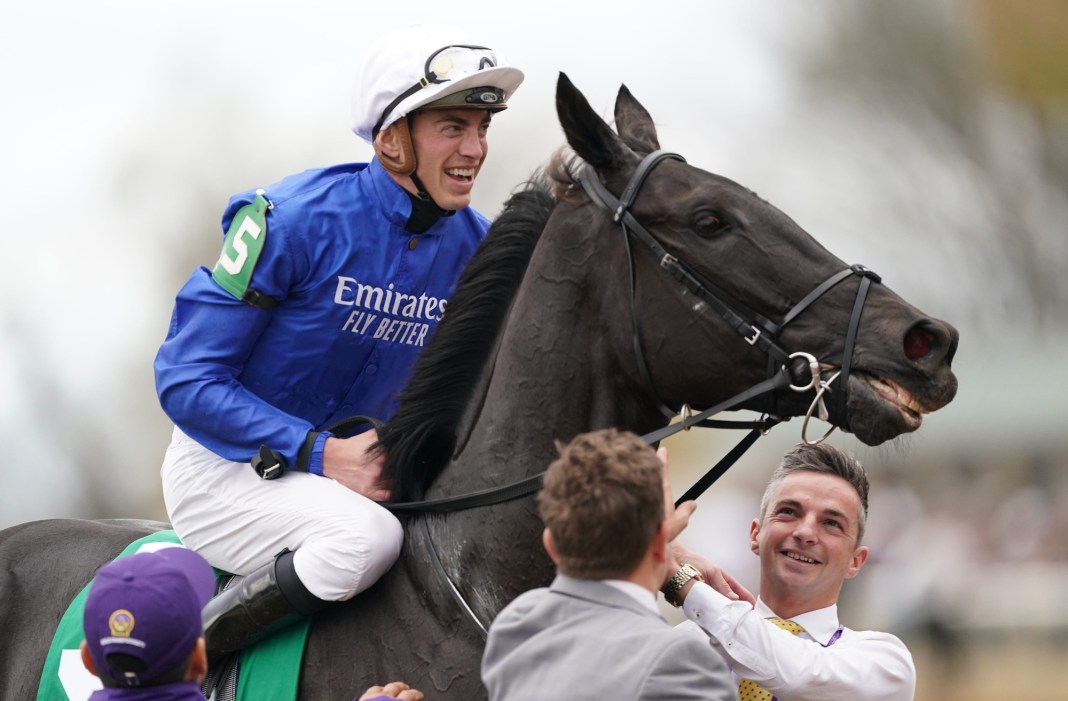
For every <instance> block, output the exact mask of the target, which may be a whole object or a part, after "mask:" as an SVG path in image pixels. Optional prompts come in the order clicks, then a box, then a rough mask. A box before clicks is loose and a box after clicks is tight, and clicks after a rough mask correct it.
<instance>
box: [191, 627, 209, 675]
mask: <svg viewBox="0 0 1068 701" xmlns="http://www.w3.org/2000/svg"><path fill="white" fill-rule="evenodd" d="M186 676H187V677H189V679H190V680H192V681H195V682H196V683H197V685H200V684H203V683H204V677H206V676H208V648H207V645H206V644H205V642H204V636H200V637H199V638H197V644H196V647H194V648H193V661H192V664H190V665H189V674H188V675H186Z"/></svg>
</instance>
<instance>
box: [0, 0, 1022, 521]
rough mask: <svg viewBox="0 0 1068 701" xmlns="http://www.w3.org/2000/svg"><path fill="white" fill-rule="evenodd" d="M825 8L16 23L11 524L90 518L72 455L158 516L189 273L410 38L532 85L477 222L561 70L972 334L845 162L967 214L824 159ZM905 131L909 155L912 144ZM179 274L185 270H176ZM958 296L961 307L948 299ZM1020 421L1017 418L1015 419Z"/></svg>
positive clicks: (201, 12) (336, 130) (7, 74)
mask: <svg viewBox="0 0 1068 701" xmlns="http://www.w3.org/2000/svg"><path fill="white" fill-rule="evenodd" d="M949 6H952V4H950V5H949ZM833 7H834V3H811V4H810V3H797V2H796V1H794V0H774V1H771V2H761V3H754V2H751V1H749V0H733V1H730V2H724V1H715V2H709V1H708V0H702V1H697V0H694V1H692V2H668V3H659V4H657V3H649V2H647V1H640V2H639V1H634V0H624V1H620V2H614V3H611V4H610V5H607V6H605V5H600V4H597V3H581V2H574V0H568V1H562V0H543V1H541V2H537V3H516V4H514V5H512V4H505V3H496V4H487V3H483V2H479V3H473V2H453V3H444V4H443V3H440V2H425V1H423V0H409V1H407V2H403V3H396V4H388V3H387V4H382V3H376V4H370V3H363V2H355V1H352V2H340V1H339V2H324V1H322V0H313V1H310V2H309V1H305V2H301V3H294V2H286V3H283V2H276V1H268V2H264V1H257V2H249V1H245V0H242V1H239V2H208V1H206V0H193V1H187V2H182V3H159V2H147V1H144V0H139V1H133V0H127V1H118V0H98V1H97V2H93V3H82V2H75V1H74V0H67V1H48V0H45V1H42V2H34V3H18V4H13V5H10V6H8V7H6V8H5V11H4V19H3V21H2V23H0V163H2V164H3V166H2V168H0V193H2V194H0V196H2V202H3V227H2V228H0V242H2V244H0V245H2V249H0V250H2V259H3V261H4V274H3V275H2V276H0V295H2V298H0V341H2V344H0V442H2V444H0V450H2V451H3V454H4V455H5V462H6V464H5V467H4V472H5V475H6V478H5V481H6V484H5V487H4V488H3V490H0V527H2V526H5V525H10V524H12V523H16V522H20V521H23V520H27V519H30V518H42V517H48V516H81V515H84V510H85V508H86V504H85V501H84V494H82V492H83V491H84V488H83V487H82V486H80V485H79V483H78V482H77V480H73V479H71V475H72V473H73V472H74V471H76V470H78V469H80V468H79V466H78V462H77V460H75V459H73V458H72V457H71V454H72V449H71V441H77V446H76V448H77V451H80V452H82V453H83V456H89V457H87V458H86V457H83V458H82V459H98V460H100V461H109V462H110V463H112V464H113V465H114V467H115V471H114V475H113V477H111V478H109V480H108V484H107V485H106V489H108V490H111V491H112V492H113V493H114V500H115V501H116V502H117V503H118V506H117V507H116V508H115V511H116V513H127V511H126V510H124V508H123V505H124V504H125V503H128V504H129V509H128V513H129V515H130V516H144V515H156V516H158V515H159V514H158V513H151V514H146V513H144V512H145V511H146V509H148V510H150V509H153V508H158V505H159V497H158V475H157V471H158V463H159V459H160V458H161V456H162V452H163V449H164V447H165V445H166V441H167V434H166V421H165V419H163V417H162V415H161V413H160V411H159V407H158V403H157V402H156V399H155V393H154V390H153V387H152V377H151V361H152V357H153V356H154V354H155V349H156V347H157V346H158V344H159V342H160V340H162V337H163V334H164V333H165V330H166V324H167V320H168V317H169V313H170V308H171V305H172V303H173V296H174V293H175V292H176V290H177V287H178V286H179V285H180V283H181V280H182V279H183V278H184V277H185V275H186V274H187V272H188V267H190V266H192V265H195V264H197V263H205V264H207V263H210V261H211V256H212V255H213V254H214V252H215V251H217V249H218V245H219V240H220V239H219V237H220V236H221V232H220V231H218V228H217V227H218V223H217V222H218V219H219V216H220V215H221V212H222V208H223V206H224V205H225V202H226V199H227V198H228V197H229V195H230V194H231V193H233V192H237V191H240V190H244V189H247V188H250V187H256V186H261V185H266V184H269V183H271V182H274V181H275V180H278V179H279V178H281V177H283V176H285V175H287V174H289V173H290V172H295V171H297V170H301V169H304V168H309V167H315V166H323V165H329V164H331V163H337V162H344V161H357V160H366V159H367V157H368V156H369V155H370V150H369V148H368V147H367V146H366V145H365V144H363V143H362V142H361V141H360V140H359V139H358V138H357V137H355V136H354V135H353V134H352V133H351V132H350V131H349V124H348V122H349V109H350V108H349V104H350V100H351V94H350V87H351V83H352V80H353V71H354V66H355V65H356V63H357V60H358V58H359V57H360V55H361V53H362V47H363V45H364V43H365V42H366V41H367V40H368V39H369V38H373V37H375V36H377V35H378V34H379V33H381V32H382V31H383V30H385V29H387V28H392V27H394V26H397V25H399V24H407V23H411V22H422V21H428V22H429V21H440V22H449V23H453V24H458V25H461V26H465V27H468V28H469V29H470V30H471V32H472V34H473V35H474V37H475V38H476V39H478V40H480V41H482V42H484V43H486V44H489V45H491V46H493V47H494V48H496V49H498V50H499V51H500V52H501V53H502V54H504V55H505V57H506V58H507V59H509V61H510V62H511V63H513V64H514V65H517V66H519V67H521V68H522V69H523V70H524V71H525V72H526V75H527V79H526V82H525V83H524V85H523V86H522V87H521V88H520V89H519V91H518V92H517V93H516V95H515V97H514V98H513V99H512V100H511V102H510V105H511V109H510V110H509V111H508V112H506V113H504V114H502V115H501V116H500V118H499V119H497V120H495V122H494V125H493V129H492V132H491V142H490V147H491V155H490V160H489V161H488V163H487V166H486V168H485V169H484V170H483V172H482V174H481V176H480V182H479V185H478V186H477V188H476V198H475V204H476V206H477V207H478V208H480V209H482V210H483V211H485V212H486V213H487V214H490V215H493V214H495V213H496V212H497V210H498V209H499V207H500V205H501V202H502V201H503V199H504V198H505V197H506V195H507V193H508V192H509V191H510V190H511V189H512V188H513V187H515V186H516V185H517V184H519V183H520V182H521V181H522V180H523V179H524V178H525V177H526V176H527V175H528V174H529V173H530V172H531V171H533V170H534V168H536V167H537V166H539V165H540V164H542V163H543V162H544V161H545V160H546V159H547V157H548V156H549V154H550V153H551V152H552V150H553V149H555V148H556V147H557V146H559V145H560V144H561V143H562V140H563V137H562V133H561V132H560V129H559V126H558V124H557V122H556V119H555V114H554V111H553V90H554V86H555V82H556V79H557V75H558V73H559V72H560V71H564V72H566V73H567V74H568V75H569V77H570V78H571V79H572V80H573V82H574V83H575V84H576V85H577V86H578V87H579V89H581V90H582V91H583V92H585V94H586V96H587V97H588V99H589V100H590V102H591V104H592V105H593V106H594V108H595V109H597V110H598V111H600V112H601V113H602V114H603V115H605V116H606V117H607V116H608V115H610V111H611V107H612V103H613V100H614V97H615V93H616V90H617V89H618V87H619V85H620V84H621V83H626V84H627V86H628V87H629V88H630V89H631V90H632V92H633V93H634V94H635V95H636V96H637V97H638V99H639V100H641V101H642V102H644V103H645V105H646V106H647V107H648V108H649V110H650V111H651V112H652V114H653V116H654V118H655V119H656V120H657V121H658V128H659V131H660V137H661V143H662V145H663V146H664V147H665V148H667V149H670V150H676V151H679V152H681V153H682V154H683V155H684V156H686V157H687V159H688V160H689V161H690V162H691V163H693V164H695V165H698V166H700V167H703V168H706V169H708V170H713V171H716V172H721V173H723V174H725V175H728V176H729V177H732V178H733V179H735V180H738V181H739V182H742V183H743V184H746V185H748V186H750V187H752V188H753V189H755V190H757V191H758V192H760V194H761V195H763V196H765V197H766V198H768V199H769V200H771V201H772V202H773V203H775V204H777V205H778V206H780V207H781V208H782V209H783V210H784V211H786V212H788V213H790V214H791V215H793V216H794V218H795V219H797V220H798V221H799V223H801V224H802V226H804V227H805V228H807V229H808V230H810V231H811V232H812V233H813V234H814V235H816V237H817V238H819V239H820V240H821V241H823V242H824V243H825V244H826V245H827V246H828V247H829V248H831V249H832V250H833V251H835V252H836V253H838V254H839V255H840V256H841V257H842V258H844V259H845V260H847V261H849V262H863V263H866V264H868V265H869V266H870V267H873V268H876V269H877V270H878V271H879V272H880V273H882V274H883V275H884V278H886V279H887V281H888V282H890V283H891V286H892V287H894V288H895V289H896V290H897V291H899V292H901V293H902V294H903V295H904V296H905V297H907V298H909V299H910V300H912V301H914V302H916V303H917V304H918V305H919V306H921V307H923V308H926V309H928V310H929V311H930V312H931V313H932V314H935V315H937V316H947V317H951V316H954V315H957V314H962V313H965V312H962V311H961V310H966V309H968V308H970V307H969V306H968V304H966V303H965V301H964V297H965V295H964V294H963V292H964V291H965V290H968V289H969V285H971V284H973V283H972V282H969V281H968V275H969V273H968V268H967V265H966V264H965V262H963V261H966V257H964V256H961V255H959V251H954V250H953V249H952V248H951V247H950V244H947V243H946V242H945V241H944V240H940V239H939V238H938V237H928V239H927V241H926V243H925V244H924V247H923V249H922V250H921V251H919V253H918V249H916V248H915V247H913V246H912V245H902V244H901V243H900V242H899V241H896V240H894V239H892V238H891V237H889V236H888V235H887V234H886V232H887V231H888V224H887V222H888V221H890V220H891V219H892V218H898V217H907V216H923V213H924V212H925V211H929V210H927V209H926V208H925V207H924V204H923V202H922V201H918V202H917V203H916V206H915V211H913V212H902V211H900V210H896V211H888V206H889V205H888V203H887V202H886V201H885V198H883V199H881V196H880V193H879V192H878V191H877V190H875V189H872V188H869V187H866V186H865V181H866V180H868V179H870V178H871V177H872V173H870V172H864V171H863V170H862V166H860V165H858V164H857V162H856V161H852V160H851V159H852V158H861V157H863V156H865V153H866V149H868V150H870V149H876V148H883V149H885V148H891V149H895V150H894V154H893V155H894V158H892V159H888V160H889V161H891V162H892V163H893V162H899V163H912V164H913V167H911V168H910V169H908V170H904V171H902V172H905V173H907V178H906V179H908V180H914V179H923V180H924V181H923V182H921V183H919V184H918V185H917V184H916V183H913V185H914V186H917V187H918V188H919V189H920V190H921V191H923V192H925V193H927V196H930V197H938V198H940V202H941V204H940V207H941V208H942V209H957V210H960V211H962V212H964V211H967V210H968V206H967V204H966V202H965V201H964V200H962V199H954V198H956V197H958V196H959V195H960V193H961V192H966V191H965V190H961V189H960V186H959V185H958V184H957V181H955V180H953V179H952V178H950V177H948V176H947V177H942V176H943V175H945V174H944V173H942V171H940V170H939V165H938V164H937V163H934V164H932V163H928V161H930V160H931V158H932V157H931V156H930V155H929V154H927V153H925V152H924V153H921V149H920V148H919V147H917V146H916V145H914V144H912V143H911V142H909V141H908V140H907V139H902V142H901V143H900V144H896V145H895V142H894V140H893V138H891V140H890V141H889V142H888V143H889V144H891V146H890V147H887V146H886V145H885V144H884V145H882V146H876V145H874V144H875V142H874V141H871V142H869V141H868V140H866V139H860V140H858V141H857V142H856V143H855V144H850V146H849V148H850V149H851V150H850V151H849V152H848V153H846V154H845V155H843V154H842V153H836V152H835V149H833V148H830V146H832V145H833V144H834V143H835V142H836V141H837V140H838V138H839V135H841V136H842V138H843V139H844V138H846V137H845V131H844V129H845V128H847V127H848V128H849V129H851V130H852V132H855V133H861V134H863V130H864V128H865V126H866V122H865V120H867V119H868V117H867V116H864V115H863V113H862V112H861V111H856V112H854V111H853V110H851V109H848V108H846V107H839V108H835V109H830V108H828V107H827V106H826V105H825V104H824V103H822V102H821V101H820V100H819V99H817V98H816V97H814V96H812V95H809V94H807V93H806V92H805V89H804V83H803V82H802V81H801V80H800V77H799V62H800V59H799V56H798V47H799V46H804V45H805V43H806V42H819V41H820V36H821V33H822V32H825V31H827V23H826V22H825V21H824V18H825V17H826V13H827V12H828V11H829V10H828V8H831V9H832V10H833ZM950 21H951V22H961V23H963V22H964V21H965V20H964V19H963V18H952V19H951V20H950ZM843 125H844V126H843ZM839 129H841V130H839ZM900 129H901V133H902V134H907V133H908V131H909V125H907V124H906V125H901V127H900ZM836 130H839V131H836ZM854 138H857V137H854ZM880 143H881V142H880ZM869 155H870V154H869ZM910 159H913V160H910ZM932 216H933V215H932ZM187 222H193V223H194V224H195V225H188V226H187V225H186V223H187ZM176 258H181V260H183V261H184V260H186V259H188V260H189V266H187V267H185V268H182V269H181V270H180V271H177V272H176V271H175V259H176ZM947 280H951V281H953V284H950V285H947ZM958 283H959V287H958V286H957V285H958ZM976 284H977V283H976ZM953 290H957V291H959V292H961V293H962V294H960V295H958V296H957V298H956V299H954V294H953ZM947 291H948V292H947ZM951 320H954V321H956V319H955V318H954V319H951ZM966 340H967V339H966ZM963 347H964V346H962V348H963ZM962 355H963V354H962ZM964 362H965V363H966V362H967V360H965V361H964ZM1000 377H1005V375H1000ZM1013 401H1017V402H1019V403H1020V405H1021V406H1022V407H1024V408H1026V401H1027V400H1025V399H1019V400H1016V399H1014V400H1013ZM1009 406H1015V405H1013V404H1012V403H1011V402H1010V403H1009ZM57 407H58V409H57ZM949 411H950V410H947V414H948V413H949ZM959 416H969V415H968V414H960V415H959ZM79 417H89V420H88V423H87V425H89V426H90V427H92V429H91V430H90V431H89V433H88V434H78V435H74V436H72V435H71V433H70V430H69V429H68V425H70V424H71V423H78V421H79ZM82 423H86V422H85V421H83V422H82ZM947 423H950V420H949V419H947ZM83 430H85V429H84V427H83ZM794 433H796V432H794ZM791 438H793V439H796V435H793V434H791ZM127 447H128V448H129V449H128V450H127ZM98 450H99V451H100V452H99V453H98V452H97V451H98ZM77 451H76V452H77ZM14 475H19V477H17V478H16V477H14ZM16 479H17V480H18V481H17V484H15V483H13V482H12V480H16ZM146 504H148V505H149V506H146Z"/></svg>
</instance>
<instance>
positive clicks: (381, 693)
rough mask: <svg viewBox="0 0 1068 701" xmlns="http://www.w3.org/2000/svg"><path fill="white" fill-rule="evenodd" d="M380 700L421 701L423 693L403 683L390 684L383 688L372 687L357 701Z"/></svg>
mask: <svg viewBox="0 0 1068 701" xmlns="http://www.w3.org/2000/svg"><path fill="white" fill-rule="evenodd" d="M380 698H390V699H401V700H402V701H423V692H421V691H419V690H418V689H413V688H412V687H410V686H408V685H407V684H405V683H404V682H390V683H389V684H386V685H385V686H372V687H371V688H370V689H368V690H367V691H365V692H364V693H363V696H361V697H360V698H359V699H357V701H370V699H380Z"/></svg>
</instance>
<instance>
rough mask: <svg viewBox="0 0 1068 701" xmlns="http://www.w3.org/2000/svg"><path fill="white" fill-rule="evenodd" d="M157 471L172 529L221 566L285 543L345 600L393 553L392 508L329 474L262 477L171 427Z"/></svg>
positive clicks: (300, 566) (396, 537)
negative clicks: (350, 487) (337, 480)
mask: <svg viewBox="0 0 1068 701" xmlns="http://www.w3.org/2000/svg"><path fill="white" fill-rule="evenodd" d="M160 473H161V475H162V477H163V499H164V502H165V503H166V505H167V514H168V516H169V517H170V521H171V525H172V526H173V527H174V530H175V531H176V532H177V534H178V537H179V538H181V539H182V542H183V543H184V544H185V545H186V546H188V547H190V548H192V549H193V550H196V551H197V552H199V553H200V554H202V555H203V556H204V557H205V558H207V560H208V562H210V563H211V564H212V565H214V566H215V567H217V568H219V569H221V570H225V571H227V572H232V573H234V574H241V575H245V574H249V573H250V572H252V571H253V570H255V569H257V568H259V567H261V566H262V565H265V564H267V563H268V562H270V561H272V560H273V559H274V557H275V556H276V555H277V554H278V553H280V552H281V551H282V550H283V549H285V548H289V549H290V550H293V551H295V554H294V556H293V565H294V567H295V568H296V572H297V576H298V577H300V581H301V582H303V583H304V586H305V587H307V588H308V591H310V592H311V593H312V594H314V595H315V596H317V597H319V598H320V599H323V600H324V601H344V600H345V599H350V598H352V597H353V596H355V595H356V594H357V593H359V592H361V591H363V590H364V589H367V588H368V587H370V586H371V585H372V584H374V583H375V582H376V581H377V580H378V578H379V577H381V576H382V575H383V574H385V573H386V571H387V570H388V569H389V568H390V567H392V565H393V563H394V562H395V561H396V559H397V557H398V556H399V555H400V549H401V544H402V542H403V539H404V531H403V529H402V528H401V525H400V522H399V521H398V520H397V518H396V517H395V516H394V515H393V514H391V513H390V512H389V511H387V510H386V509H384V508H382V507H381V506H379V505H378V504H376V503H374V502H373V501H371V500H370V499H368V498H366V497H364V496H363V495H361V494H357V493H356V492H354V491H352V490H350V489H348V488H347V487H344V486H342V485H341V484H339V483H338V482H335V481H334V480H332V479H328V478H326V477H320V476H319V475H311V474H308V473H306V472H286V473H285V474H284V475H282V476H281V477H280V478H279V479H276V480H262V479H260V478H259V476H257V475H256V473H255V471H253V469H252V468H251V467H250V466H249V464H248V463H237V462H231V461H229V460H226V459H224V458H221V457H219V456H218V455H216V454H215V453H213V452H211V451H210V450H208V449H207V448H204V447H203V446H201V445H200V444H199V443H197V442H196V441H194V440H193V439H192V438H189V437H188V436H186V435H185V434H184V433H182V432H181V431H180V430H178V429H177V428H175V429H174V435H173V436H172V438H171V444H170V446H168V447H167V454H166V456H165V457H164V459H163V468H162V469H161V470H160Z"/></svg>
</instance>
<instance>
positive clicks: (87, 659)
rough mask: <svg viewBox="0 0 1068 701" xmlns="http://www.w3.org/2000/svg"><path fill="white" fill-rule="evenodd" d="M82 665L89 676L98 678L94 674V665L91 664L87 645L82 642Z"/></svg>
mask: <svg viewBox="0 0 1068 701" xmlns="http://www.w3.org/2000/svg"><path fill="white" fill-rule="evenodd" d="M82 664H83V665H85V668H86V669H87V670H89V674H92V675H93V676H94V677H99V676H100V675H99V674H97V673H96V665H94V664H93V658H92V656H91V655H90V654H89V643H87V642H85V641H84V640H83V641H82Z"/></svg>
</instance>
